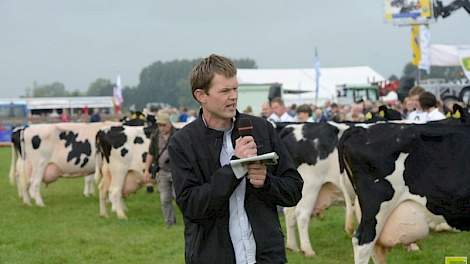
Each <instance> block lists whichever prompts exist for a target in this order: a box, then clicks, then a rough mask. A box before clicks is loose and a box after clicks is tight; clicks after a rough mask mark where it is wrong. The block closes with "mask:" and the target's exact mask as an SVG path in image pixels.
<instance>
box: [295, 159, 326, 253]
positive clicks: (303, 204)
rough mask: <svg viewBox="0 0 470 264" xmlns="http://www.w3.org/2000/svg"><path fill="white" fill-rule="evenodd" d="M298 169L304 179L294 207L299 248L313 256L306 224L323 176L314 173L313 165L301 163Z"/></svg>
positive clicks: (308, 221)
mask: <svg viewBox="0 0 470 264" xmlns="http://www.w3.org/2000/svg"><path fill="white" fill-rule="evenodd" d="M312 169H313V170H312ZM298 171H299V173H300V175H302V178H303V180H304V186H303V188H302V199H300V201H299V203H298V204H297V206H296V207H295V217H296V219H297V226H298V228H299V238H300V249H301V250H302V252H303V253H304V254H305V255H306V256H314V255H315V251H313V249H312V244H311V243H310V236H309V234H308V226H309V223H310V219H311V215H312V212H313V208H314V207H315V202H316V200H317V197H318V194H319V192H320V189H321V187H322V185H323V183H324V177H322V176H320V174H319V173H316V171H315V167H313V166H304V165H301V166H300V167H299V168H298Z"/></svg>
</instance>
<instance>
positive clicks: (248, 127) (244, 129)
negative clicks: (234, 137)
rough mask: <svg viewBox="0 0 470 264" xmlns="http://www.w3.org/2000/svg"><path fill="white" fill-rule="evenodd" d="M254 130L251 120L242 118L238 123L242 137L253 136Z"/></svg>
mask: <svg viewBox="0 0 470 264" xmlns="http://www.w3.org/2000/svg"><path fill="white" fill-rule="evenodd" d="M252 130H253V125H252V124H251V119H249V118H240V120H239V121H238V133H239V134H240V136H241V137H245V136H251V135H252V134H251V131H252Z"/></svg>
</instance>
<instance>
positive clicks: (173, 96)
mask: <svg viewBox="0 0 470 264" xmlns="http://www.w3.org/2000/svg"><path fill="white" fill-rule="evenodd" d="M200 60H201V59H200V58H199V59H192V60H187V59H183V60H173V61H167V62H164V61H157V62H154V63H152V64H150V65H148V66H147V67H145V68H143V69H142V71H141V72H140V75H139V83H138V85H137V86H125V87H123V97H124V108H129V107H130V106H134V107H135V108H136V109H142V108H143V107H145V106H146V104H147V103H166V104H170V105H172V106H187V107H196V102H195V101H194V100H193V98H192V95H191V92H190V85H189V74H190V71H191V69H192V68H193V66H194V65H195V64H196V63H198V62H199V61H200ZM234 62H235V64H236V66H237V67H238V68H245V69H255V68H257V65H256V62H255V60H253V59H250V58H246V59H235V60H234ZM417 71H418V69H417V68H416V66H414V65H413V64H411V63H407V64H406V65H405V67H404V68H403V72H402V74H401V77H400V78H399V77H397V76H396V75H391V76H390V77H389V80H398V79H400V89H399V93H400V94H406V93H407V92H408V90H409V89H410V88H411V87H412V86H413V85H414V83H415V79H416V76H417ZM463 77H464V73H463V71H462V69H461V67H435V66H432V67H431V70H430V72H429V73H428V72H425V71H421V72H420V78H421V79H423V80H424V79H430V78H441V79H446V80H448V81H451V80H456V79H461V78H463ZM114 86H115V83H113V82H112V81H111V80H109V79H105V78H97V79H96V80H94V81H93V82H92V83H91V84H90V85H89V86H88V89H87V90H86V91H84V92H82V91H79V90H74V91H68V90H67V89H66V87H65V85H64V84H63V83H61V82H53V83H50V84H43V85H38V84H37V83H36V82H35V83H33V86H32V87H29V88H27V89H26V91H25V96H26V97H63V96H112V95H113V87H114Z"/></svg>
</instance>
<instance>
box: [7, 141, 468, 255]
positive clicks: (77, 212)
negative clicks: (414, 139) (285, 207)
mask: <svg viewBox="0 0 470 264" xmlns="http://www.w3.org/2000/svg"><path fill="white" fill-rule="evenodd" d="M9 161H10V151H9V149H8V148H0V176H1V177H0V263H2V264H3V263H8V264H10V263H21V264H23V263H44V264H46V263H47V264H53V263H57V264H58V263H113V264H118V263H184V246H183V225H182V218H181V214H180V213H179V211H178V215H177V222H178V224H177V226H176V227H174V228H170V229H166V228H165V225H164V222H163V217H162V214H161V211H160V207H159V199H158V195H156V194H147V193H145V192H144V191H143V190H141V191H140V192H138V193H137V194H136V195H133V196H131V197H129V199H127V201H126V203H127V205H128V208H129V211H128V217H129V220H127V221H120V220H118V219H116V217H115V216H114V215H112V216H111V217H110V218H109V219H103V218H100V217H99V216H98V198H97V197H96V196H95V197H92V198H84V197H83V196H82V191H83V178H78V179H71V180H64V179H61V180H59V181H57V182H55V183H53V184H51V185H49V186H48V187H47V188H45V187H44V186H43V188H42V194H43V198H44V202H45V203H46V207H45V208H38V207H36V206H32V207H28V206H25V205H22V204H21V202H20V200H19V198H18V196H17V193H16V188H15V187H13V186H11V185H10V184H9V183H8V172H9V166H10V162H9ZM343 213H344V209H343V208H342V207H341V206H335V207H332V208H330V209H329V210H328V211H327V213H326V215H325V218H324V219H323V220H316V219H315V220H314V221H312V223H311V225H310V237H311V239H312V244H313V247H314V250H315V251H316V252H317V254H318V256H316V257H314V258H306V257H304V256H302V255H300V254H297V253H292V252H288V260H289V263H319V264H320V263H331V264H338V263H353V256H352V247H351V240H350V238H349V237H348V236H347V235H346V234H345V233H344V231H343ZM281 220H282V221H283V219H281ZM283 227H284V225H283ZM419 245H420V247H421V248H422V251H420V252H413V253H408V252H405V251H404V250H403V248H401V247H399V248H396V249H394V250H392V252H391V253H390V254H389V263H425V264H429V263H436V264H437V263H444V257H445V256H469V257H470V232H467V233H445V234H432V235H431V236H430V237H429V238H428V239H426V240H425V241H422V242H420V243H419Z"/></svg>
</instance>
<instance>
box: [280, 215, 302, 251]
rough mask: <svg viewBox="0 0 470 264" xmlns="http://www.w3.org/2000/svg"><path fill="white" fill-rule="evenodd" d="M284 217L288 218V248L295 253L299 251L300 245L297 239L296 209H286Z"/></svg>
mask: <svg viewBox="0 0 470 264" xmlns="http://www.w3.org/2000/svg"><path fill="white" fill-rule="evenodd" d="M284 215H285V216H286V231H287V241H286V247H287V249H290V250H292V251H294V252H298V251H299V245H298V244H297V237H296V225H297V220H296V218H295V207H285V208H284Z"/></svg>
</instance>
